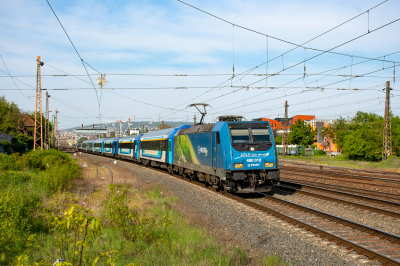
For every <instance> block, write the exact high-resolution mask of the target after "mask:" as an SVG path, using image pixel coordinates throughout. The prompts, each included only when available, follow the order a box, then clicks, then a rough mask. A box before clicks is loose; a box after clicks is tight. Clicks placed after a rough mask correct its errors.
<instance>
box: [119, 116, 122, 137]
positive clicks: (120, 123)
mask: <svg viewBox="0 0 400 266" xmlns="http://www.w3.org/2000/svg"><path fill="white" fill-rule="evenodd" d="M121 131H122V121H121V120H120V121H119V137H120V138H121V137H122V135H121Z"/></svg>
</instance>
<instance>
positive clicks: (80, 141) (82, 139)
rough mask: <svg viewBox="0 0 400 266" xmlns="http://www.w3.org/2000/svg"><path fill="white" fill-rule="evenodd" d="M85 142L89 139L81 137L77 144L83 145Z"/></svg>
mask: <svg viewBox="0 0 400 266" xmlns="http://www.w3.org/2000/svg"><path fill="white" fill-rule="evenodd" d="M85 140H88V138H87V137H81V138H79V139H78V143H77V144H79V143H82V142H84V141H85Z"/></svg>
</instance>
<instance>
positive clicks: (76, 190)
mask: <svg viewBox="0 0 400 266" xmlns="http://www.w3.org/2000/svg"><path fill="white" fill-rule="evenodd" d="M1 156H2V158H1V159H2V160H0V180H1V182H2V183H1V184H2V185H3V186H2V187H1V189H0V215H1V218H2V223H1V227H0V229H1V234H0V241H1V242H0V244H1V247H2V248H1V251H0V254H1V256H0V265H33V264H34V263H36V264H35V265H53V263H55V262H57V261H58V262H66V263H70V265H104V264H107V265H288V264H287V263H285V262H284V261H283V260H282V259H281V258H280V257H279V256H278V255H276V254H271V255H269V254H265V253H262V254H259V253H255V252H253V251H252V250H251V249H248V248H247V246H245V245H242V243H243V242H242V239H240V238H236V237H234V236H232V235H231V234H230V233H229V232H231V231H226V230H225V229H226V228H222V227H213V226H208V225H210V224H209V221H208V220H207V219H204V217H203V215H202V213H199V212H198V211H197V210H196V209H194V208H192V207H191V206H190V205H187V204H185V203H184V201H182V200H180V199H179V198H178V197H177V195H176V193H174V192H171V190H170V189H168V187H169V185H168V184H167V185H166V186H164V185H162V184H159V182H153V181H156V180H158V179H165V177H164V176H163V175H162V174H158V175H153V173H152V172H151V170H150V169H145V168H142V169H141V171H138V170H137V169H135V171H132V169H129V168H124V167H121V164H125V163H124V162H121V161H118V163H117V164H116V165H114V160H112V159H109V158H102V157H98V156H93V155H86V154H82V155H81V154H79V153H74V152H72V153H70V154H66V153H63V152H60V151H55V150H51V151H44V152H32V153H29V154H26V155H22V156H18V155H10V156H7V155H4V156H3V155H1ZM149 176H150V177H152V178H153V180H149V178H148V177H149ZM175 192H176V191H175ZM186 192H187V193H190V191H186ZM198 200H200V199H198ZM198 204H199V203H198Z"/></svg>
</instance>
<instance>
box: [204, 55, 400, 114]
mask: <svg viewBox="0 0 400 266" xmlns="http://www.w3.org/2000/svg"><path fill="white" fill-rule="evenodd" d="M399 52H400V51H397V52H395V53H399ZM395 53H391V54H395ZM381 57H383V56H381ZM368 61H370V60H366V61H363V62H359V63H358V64H361V63H365V62H368ZM348 66H350V65H347V66H344V67H339V68H335V69H333V70H340V69H344V68H346V67H348ZM388 68H392V67H388ZM388 68H386V69H388ZM382 70H385V69H378V70H376V71H372V72H368V73H365V74H364V75H369V74H372V73H376V72H379V71H382ZM330 71H331V70H327V71H323V72H320V73H324V72H330ZM335 72H337V71H335ZM361 76H363V75H361ZM321 79H322V78H321ZM321 79H318V80H321ZM297 80H300V78H298V79H295V80H293V81H290V82H287V83H285V84H283V85H282V86H280V87H276V88H281V87H285V86H286V85H288V84H290V83H293V82H295V81H297ZM318 80H317V81H318ZM347 80H348V79H345V80H341V81H337V82H333V83H330V84H325V85H323V86H321V88H326V86H331V85H334V84H337V83H340V82H344V81H347ZM310 83H313V82H309V83H307V84H310ZM298 88H304V87H302V85H301V86H298ZM265 93H267V92H263V93H259V94H257V95H255V96H252V97H249V98H246V99H245V100H249V99H252V98H256V97H258V96H261V95H263V94H265ZM210 100H214V98H213V99H210ZM210 100H207V101H210ZM241 101H242V100H240V101H237V102H234V103H231V104H236V103H239V102H241ZM231 104H227V105H225V106H229V105H231ZM225 106H220V107H219V108H217V109H215V110H218V109H220V108H223V107H225Z"/></svg>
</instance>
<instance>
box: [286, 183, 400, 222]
mask: <svg viewBox="0 0 400 266" xmlns="http://www.w3.org/2000/svg"><path fill="white" fill-rule="evenodd" d="M280 187H284V188H289V189H294V188H291V187H286V186H282V185H280ZM280 187H278V189H279V188H280ZM294 190H295V191H296V193H298V194H303V195H307V196H311V197H315V198H320V199H324V200H329V201H333V202H339V203H342V204H345V205H353V206H357V207H359V208H361V209H367V210H370V211H373V212H376V213H382V214H385V215H388V216H391V217H395V218H400V213H398V212H394V211H389V210H385V209H380V208H377V207H373V206H369V205H365V204H361V203H358V202H354V201H350V200H344V199H339V198H335V197H330V196H326V195H321V194H316V193H312V192H309V191H304V190H298V189H294Z"/></svg>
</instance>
